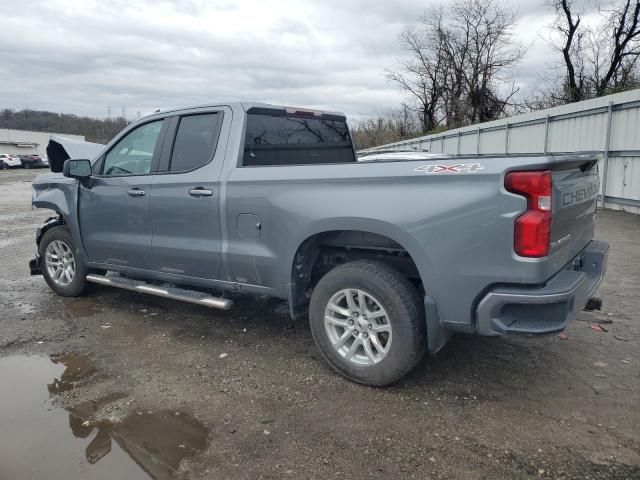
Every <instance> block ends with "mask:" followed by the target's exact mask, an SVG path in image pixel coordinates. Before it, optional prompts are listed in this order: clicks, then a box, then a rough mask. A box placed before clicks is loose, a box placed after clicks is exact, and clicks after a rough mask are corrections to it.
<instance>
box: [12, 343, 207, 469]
mask: <svg viewBox="0 0 640 480" xmlns="http://www.w3.org/2000/svg"><path fill="white" fill-rule="evenodd" d="M94 371H95V367H94V365H93V362H92V361H91V359H90V358H89V357H86V356H79V355H56V356H51V357H50V358H49V357H40V356H9V357H1V358H0V406H1V408H0V426H1V428H0V478H2V479H4V478H7V479H12V480H13V479H15V480H18V479H22V478H25V479H26V478H29V479H52V478H61V479H62V478H64V479H65V480H74V479H114V478H117V479H127V480H135V479H149V478H153V479H160V480H164V479H170V478H173V476H174V473H175V471H176V469H177V468H178V466H179V464H180V462H181V461H182V459H183V458H185V457H187V456H189V455H192V454H193V453H195V452H197V451H199V450H202V449H204V448H205V447H206V444H207V430H206V428H205V427H204V426H203V425H202V424H200V423H199V422H198V421H197V420H196V419H194V418H192V417H190V416H189V415H187V414H185V413H181V412H175V411H173V410H172V411H160V412H142V411H140V412H135V413H133V414H132V415H130V416H128V417H125V418H124V419H122V420H115V419H113V420H103V419H102V418H103V417H102V415H100V412H101V410H102V408H103V407H104V406H105V405H107V404H108V403H110V402H112V401H113V400H114V398H106V399H102V400H97V401H92V402H86V403H83V404H81V405H79V406H76V407H74V408H69V409H63V408H56V407H53V406H52V404H51V402H50V400H49V398H50V397H51V396H53V395H54V394H57V393H59V392H62V391H65V390H69V389H73V388H77V387H78V386H79V385H80V384H81V382H82V381H83V380H86V378H87V376H89V375H91V374H92V373H93V372H94Z"/></svg>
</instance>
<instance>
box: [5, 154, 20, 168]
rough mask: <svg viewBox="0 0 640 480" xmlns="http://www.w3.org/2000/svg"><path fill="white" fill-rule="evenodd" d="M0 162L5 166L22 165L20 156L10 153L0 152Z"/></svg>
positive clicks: (14, 166) (17, 166)
mask: <svg viewBox="0 0 640 480" xmlns="http://www.w3.org/2000/svg"><path fill="white" fill-rule="evenodd" d="M0 162H2V163H3V164H4V165H6V166H7V168H19V167H21V166H22V162H21V161H20V158H19V157H17V156H16V155H11V154H10V153H0Z"/></svg>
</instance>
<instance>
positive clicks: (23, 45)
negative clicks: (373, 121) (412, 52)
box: [0, 0, 557, 119]
mask: <svg viewBox="0 0 640 480" xmlns="http://www.w3.org/2000/svg"><path fill="white" fill-rule="evenodd" d="M443 1H444V4H445V5H446V2H447V0H443ZM438 3H439V2H438V1H436V0H421V1H417V0H413V1H410V0H380V1H375V0H297V1H289V0H174V1H158V0H139V1H138V0H107V1H104V0H102V1H95V0H20V1H16V0H0V17H1V18H2V22H1V25H2V31H1V33H0V108H14V109H21V108H32V109H37V110H51V111H56V112H61V113H74V114H78V115H89V116H94V117H99V118H103V117H107V114H108V111H109V107H110V110H111V115H112V116H119V115H121V114H122V108H123V107H124V108H125V115H126V117H127V118H128V119H133V118H135V117H136V116H137V115H138V112H140V113H141V114H143V115H144V114H146V113H149V112H152V111H153V110H155V109H157V108H163V109H164V108H170V107H177V106H186V105H197V104H206V103H209V104H210V103H213V102H217V101H221V100H245V101H264V102H269V103H276V104H282V105H292V106H301V107H309V108H320V109H326V110H336V111H342V112H345V113H347V115H348V116H349V117H351V118H356V119H361V118H366V117H369V116H374V115H376V114H377V113H380V112H383V111H385V110H386V109H390V108H394V107H397V106H398V105H399V104H400V103H401V102H402V100H403V95H402V93H401V92H400V90H399V89H398V87H397V85H395V84H393V83H392V82H389V81H388V80H387V79H386V78H385V75H384V71H385V69H393V68H394V67H397V66H398V65H399V63H400V62H401V60H402V59H403V58H404V57H403V55H404V52H403V50H402V48H401V45H400V42H399V34H400V33H401V32H402V31H403V30H404V29H405V28H406V27H408V26H410V25H415V24H416V23H417V19H418V18H419V17H420V16H421V14H422V13H423V11H424V9H425V8H426V7H429V6H433V5H436V4H438ZM441 3H442V2H441ZM511 3H512V5H514V6H515V7H516V8H517V10H518V11H519V22H518V25H517V26H516V29H515V30H514V33H515V34H516V37H517V39H518V40H520V41H521V42H522V43H523V44H524V46H525V47H526V48H527V54H526V56H525V58H524V60H523V62H522V64H521V65H520V67H519V69H518V72H516V73H517V77H518V78H519V80H520V83H521V87H522V88H523V91H526V89H527V88H528V87H529V86H531V85H533V84H535V83H536V82H537V81H539V79H540V78H541V75H542V74H543V72H545V71H546V70H547V69H548V68H549V67H550V66H551V64H552V63H553V62H554V61H555V60H556V58H555V57H556V56H557V53H554V52H553V51H552V50H551V48H550V47H549V45H548V44H547V42H546V41H545V40H544V39H545V38H546V37H548V34H549V29H548V25H549V24H550V22H551V20H552V16H551V12H550V10H549V7H548V6H545V0H529V1H527V0H521V1H515V0H514V1H512V2H511Z"/></svg>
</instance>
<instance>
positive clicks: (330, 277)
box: [309, 260, 427, 386]
mask: <svg viewBox="0 0 640 480" xmlns="http://www.w3.org/2000/svg"><path fill="white" fill-rule="evenodd" d="M345 289H359V290H361V291H363V292H365V293H366V294H368V295H371V296H373V297H375V299H376V300H377V301H378V302H379V303H380V306H381V307H382V308H384V310H385V311H386V312H387V313H388V323H389V324H390V325H391V329H392V335H393V338H392V341H391V346H390V348H389V351H388V353H386V356H385V357H384V358H382V360H380V361H379V363H375V364H371V365H358V364H356V363H353V362H351V361H349V360H347V359H345V358H344V357H343V356H342V355H341V354H340V353H339V352H338V351H337V350H336V348H334V346H333V343H332V341H331V339H330V337H329V334H328V332H327V329H326V328H325V309H326V308H327V305H328V303H329V300H330V299H331V298H332V297H333V296H334V295H335V294H337V293H338V292H340V291H341V290H345ZM424 315H425V314H424V306H423V303H422V302H421V300H420V296H419V294H418V292H417V291H416V289H415V287H414V286H413V285H412V284H411V282H409V280H408V279H407V278H406V277H405V276H404V275H402V274H401V273H400V272H398V271H397V270H395V269H394V268H392V267H390V266H388V265H386V264H384V263H382V262H377V261H371V260H358V261H354V262H349V263H345V264H344V265H340V266H339V267H336V268H334V269H333V270H331V271H330V272H329V273H327V274H326V275H325V276H324V277H322V278H321V279H320V281H319V282H318V284H317V285H316V287H315V288H314V290H313V294H312V296H311V304H310V306H309V321H310V324H311V333H312V334H313V338H314V340H315V342H316V345H317V346H318V348H319V349H320V352H321V353H322V356H323V357H324V358H325V360H327V362H328V363H329V365H331V367H332V368H333V369H335V370H336V371H337V372H338V373H340V374H341V375H343V376H345V377H346V378H348V379H349V380H352V381H354V382H357V383H361V384H364V385H370V386H384V385H388V384H390V383H393V382H395V381H396V380H399V379H400V378H402V377H403V376H404V375H405V374H407V373H408V372H409V371H411V370H412V369H413V368H414V367H415V366H416V364H417V363H418V362H419V361H420V359H421V358H422V357H423V356H424V353H425V351H426V343H427V342H426V325H425V317H424ZM364 331H365V330H363V331H362V332H364ZM344 332H346V329H345V330H344ZM354 335H355V334H354ZM361 335H365V333H361Z"/></svg>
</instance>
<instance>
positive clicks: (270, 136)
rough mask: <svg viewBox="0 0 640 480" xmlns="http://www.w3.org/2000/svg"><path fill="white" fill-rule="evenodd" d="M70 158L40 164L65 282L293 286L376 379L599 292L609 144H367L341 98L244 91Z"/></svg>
mask: <svg viewBox="0 0 640 480" xmlns="http://www.w3.org/2000/svg"><path fill="white" fill-rule="evenodd" d="M367 157H368V158H367ZM53 160H56V159H53ZM61 160H64V159H57V161H55V162H52V170H54V171H56V170H61V171H58V172H56V173H48V174H44V175H39V176H38V177H37V178H36V179H35V180H34V182H33V205H34V206H35V207H37V208H46V209H51V210H54V211H55V212H56V216H55V217H52V218H51V219H50V220H49V221H47V222H46V223H45V224H44V225H43V226H42V227H40V228H39V229H38V231H37V235H36V243H37V256H36V257H35V258H34V259H33V260H31V262H30V268H31V272H32V273H33V274H39V273H41V274H42V275H43V276H44V279H45V280H46V282H47V283H48V285H49V286H50V287H51V289H52V290H53V291H54V292H56V293H57V294H59V295H62V296H71V297H73V296H78V295H81V294H82V292H83V290H84V289H85V286H86V285H87V284H88V283H89V282H93V283H97V284H102V285H108V286H112V287H118V288H123V289H128V290H133V291H136V292H141V293H146V294H151V295H158V296H162V297H168V298H173V299H178V300H183V301H187V302H192V303H196V304H199V305H204V306H207V307H212V308H220V309H229V308H231V307H232V303H233V300H235V301H241V300H238V298H242V295H229V294H228V292H247V293H251V294H260V295H270V296H273V297H278V298H281V299H286V300H287V301H288V305H289V310H290V315H291V316H292V317H293V318H296V319H297V318H306V316H307V315H308V318H309V322H310V327H311V332H312V335H313V338H314V340H315V342H316V344H317V346H318V348H319V350H320V351H321V352H322V355H323V356H324V358H325V359H326V360H327V362H328V363H329V364H330V365H331V366H332V367H333V368H334V369H335V370H337V371H338V372H339V373H340V374H342V375H344V376H345V377H347V378H348V379H351V380H353V381H356V382H360V383H363V384H367V385H376V386H381V385H386V384H389V383H391V382H394V381H396V380H398V379H399V378H401V377H402V376H403V375H405V374H406V373H407V372H409V371H410V370H411V369H412V368H413V367H414V366H415V365H416V364H417V363H418V361H419V360H420V359H421V357H422V356H423V355H424V353H425V352H426V351H429V352H432V353H434V352H437V351H438V350H439V349H440V348H442V347H443V346H444V345H445V343H446V342H447V340H448V339H449V337H450V336H451V335H452V333H454V332H465V333H471V334H478V335H507V334H547V333H552V332H558V331H561V330H563V329H564V328H565V327H566V326H567V324H568V323H569V322H570V321H571V320H572V319H574V318H575V316H576V315H577V314H578V313H579V312H580V311H581V310H582V309H584V308H585V307H586V306H588V304H589V306H591V307H596V308H597V307H598V299H596V298H592V295H593V293H594V290H595V289H596V287H597V286H598V284H599V283H600V281H601V279H602V277H603V275H604V273H605V268H606V261H607V252H608V245H607V244H605V243H603V242H599V241H596V240H594V239H593V235H594V217H595V213H596V200H597V195H598V190H599V178H598V169H597V161H598V157H597V156H594V155H559V156H554V155H505V156H499V155H498V156H442V155H440V156H438V155H435V156H434V155H433V154H431V153H428V152H419V151H413V152H406V153H405V154H403V153H402V152H397V151H395V152H385V151H381V152H371V153H368V154H367V153H363V154H361V156H360V158H358V155H357V154H356V151H355V149H354V146H353V144H352V141H351V138H350V135H349V130H348V127H347V123H346V119H345V116H344V115H342V114H340V113H329V112H321V111H313V110H304V109H297V108H287V107H280V106H273V105H266V104H257V103H225V104H221V105H215V106H203V107H198V108H187V109H179V110H171V111H163V112H158V113H155V114H153V115H151V116H148V117H146V118H143V119H140V120H138V121H136V122H134V123H132V124H131V125H129V126H128V127H126V128H125V129H124V130H123V131H122V132H121V133H120V134H119V135H118V136H117V137H116V138H114V139H113V140H112V141H111V142H110V143H109V144H108V145H106V146H105V147H104V149H103V151H102V152H101V153H100V154H99V155H97V156H96V157H95V158H93V159H67V160H66V161H64V163H62V162H61ZM358 160H360V161H358ZM54 164H56V165H54ZM229 297H233V299H231V298H229Z"/></svg>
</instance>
